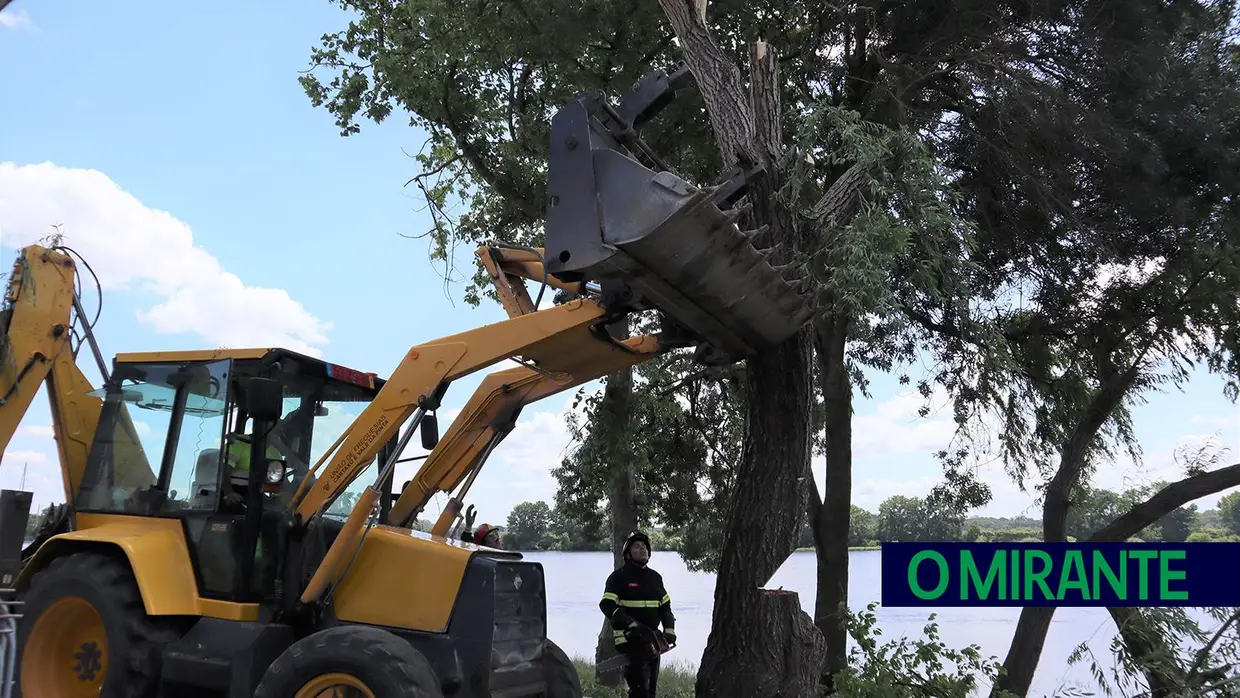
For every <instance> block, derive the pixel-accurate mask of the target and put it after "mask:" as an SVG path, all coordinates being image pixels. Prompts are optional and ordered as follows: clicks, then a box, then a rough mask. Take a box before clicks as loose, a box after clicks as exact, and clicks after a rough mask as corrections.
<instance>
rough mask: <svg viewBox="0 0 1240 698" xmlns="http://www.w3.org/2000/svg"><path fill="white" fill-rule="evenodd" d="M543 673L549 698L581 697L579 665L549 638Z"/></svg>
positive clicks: (544, 654)
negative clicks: (575, 664) (574, 663)
mask: <svg viewBox="0 0 1240 698" xmlns="http://www.w3.org/2000/svg"><path fill="white" fill-rule="evenodd" d="M543 675H544V676H546V680H547V698H581V677H580V676H578V675H577V667H576V666H574V665H573V660H571V659H569V658H568V655H567V654H566V653H565V652H564V650H562V649H560V646H559V645H557V644H555V643H554V642H552V641H550V640H547V651H546V652H544V653H543Z"/></svg>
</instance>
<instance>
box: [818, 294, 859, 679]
mask: <svg viewBox="0 0 1240 698" xmlns="http://www.w3.org/2000/svg"><path fill="white" fill-rule="evenodd" d="M847 339H848V320H847V318H841V317H838V316H837V315H832V316H829V317H828V318H826V319H825V320H822V321H819V322H818V323H816V327H815V349H816V353H817V358H818V371H819V373H820V374H821V376H822V393H823V402H824V407H825V411H826V431H827V440H826V456H827V465H826V475H825V478H824V483H823V485H824V494H823V501H822V502H821V504H819V503H818V501H817V500H818V495H817V486H816V485H815V486H814V490H815V491H814V496H813V501H812V502H811V506H810V509H811V510H816V511H813V512H812V513H811V516H812V517H813V518H812V519H811V526H812V527H813V531H814V549H815V552H816V553H817V561H818V593H817V597H816V599H817V600H816V603H815V604H814V622H815V623H816V624H817V625H818V628H819V629H820V630H821V631H822V634H823V637H824V639H825V640H826V645H827V654H826V667H825V675H824V676H823V683H824V684H825V686H826V688H827V690H828V691H830V690H831V685H832V677H833V676H834V675H835V674H836V673H837V672H839V671H842V670H843V669H844V668H846V667H847V659H848V631H847V630H846V629H845V627H844V617H843V615H841V612H840V610H841V605H842V606H843V608H847V606H848V534H849V527H850V524H851V521H850V515H851V513H852V383H851V381H850V380H849V377H848V372H847V370H846V368H845V364H844V348H845V343H846V341H847ZM812 482H813V481H812V479H811V483H812ZM815 505H817V506H815Z"/></svg>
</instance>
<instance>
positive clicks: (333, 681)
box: [293, 673, 375, 698]
mask: <svg viewBox="0 0 1240 698" xmlns="http://www.w3.org/2000/svg"><path fill="white" fill-rule="evenodd" d="M293 698H375V694H374V693H373V692H372V691H371V690H370V687H368V686H367V685H366V682H365V681H362V680H361V679H359V678H357V677H356V676H354V675H352V674H344V673H332V674H322V675H320V676H316V677H314V678H313V679H310V680H309V681H307V682H306V683H304V684H302V687H301V688H300V689H298V691H297V695H296V696H293Z"/></svg>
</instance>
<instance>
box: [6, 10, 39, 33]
mask: <svg viewBox="0 0 1240 698" xmlns="http://www.w3.org/2000/svg"><path fill="white" fill-rule="evenodd" d="M0 29H12V30H14V31H17V30H26V31H35V30H37V29H38V27H36V26H35V24H34V22H32V21H30V15H28V14H26V11H25V10H14V9H12V8H9V9H6V10H0Z"/></svg>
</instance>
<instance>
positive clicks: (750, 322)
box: [544, 66, 813, 362]
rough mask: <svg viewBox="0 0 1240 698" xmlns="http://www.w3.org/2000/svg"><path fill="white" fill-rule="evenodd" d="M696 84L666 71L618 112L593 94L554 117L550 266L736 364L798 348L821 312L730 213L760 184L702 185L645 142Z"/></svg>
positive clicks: (741, 178) (736, 177)
mask: <svg viewBox="0 0 1240 698" xmlns="http://www.w3.org/2000/svg"><path fill="white" fill-rule="evenodd" d="M690 79H691V78H690V74H689V72H688V69H687V68H684V67H683V66H682V67H681V68H680V69H679V70H678V71H676V72H675V73H673V74H672V75H670V76H669V75H668V74H666V73H664V72H662V71H658V72H655V73H651V74H650V75H647V76H646V77H645V78H643V79H642V80H640V81H638V83H637V84H636V85H635V86H634V89H633V90H632V91H631V92H629V93H628V94H626V95H624V97H623V98H622V99H621V102H620V105H619V107H618V108H613V107H612V106H611V105H610V104H609V103H608V102H607V101H606V98H605V96H604V95H603V94H602V93H601V92H597V91H595V92H588V93H585V94H582V95H580V96H578V97H577V99H575V100H574V101H572V102H570V103H569V104H567V105H565V106H564V107H562V108H561V109H560V110H559V111H558V112H557V113H556V115H555V116H554V117H553V118H552V120H551V144H550V145H551V153H550V163H549V171H548V180H547V189H548V191H547V195H548V202H547V204H548V206H547V220H546V243H545V247H544V249H545V255H546V259H545V266H546V269H547V272H548V273H550V274H551V275H553V276H555V277H556V278H558V279H560V280H561V281H565V282H579V281H586V282H595V283H597V284H599V286H600V287H601V288H602V291H603V295H604V302H605V303H606V302H608V299H609V298H611V299H613V300H614V299H616V298H619V299H621V300H620V302H623V303H628V304H629V305H630V307H637V308H639V309H649V308H654V309H656V310H658V311H659V312H661V313H662V314H663V315H664V316H665V317H666V318H670V319H671V320H673V321H674V322H673V325H678V326H679V328H680V329H687V330H688V331H689V332H690V333H691V334H692V335H693V336H694V337H695V339H696V340H697V341H698V342H699V343H700V346H701V345H705V346H706V347H708V348H709V350H708V351H707V352H706V354H707V355H713V356H714V357H715V360H722V361H724V362H727V361H733V360H739V359H743V358H747V357H749V356H753V355H754V354H756V353H757V352H759V351H762V350H764V349H767V348H770V347H772V346H775V345H777V344H779V343H781V342H783V341H784V340H786V339H788V338H789V337H791V336H792V335H794V334H796V332H797V331H798V330H799V329H800V328H801V327H802V326H804V325H805V323H806V322H808V321H809V319H810V317H811V314H812V312H813V310H812V307H811V304H810V302H809V299H808V297H807V294H806V292H805V290H804V289H803V288H802V286H803V285H802V284H801V281H800V279H798V278H796V277H795V276H793V275H792V272H793V271H794V269H795V268H794V267H789V268H788V269H785V270H784V271H782V272H781V271H780V270H777V268H775V267H773V266H772V265H771V264H770V263H769V262H768V261H767V254H769V252H767V253H764V252H759V250H758V249H756V248H755V247H754V246H753V244H752V242H751V239H752V238H753V237H754V235H753V232H752V231H751V232H742V231H741V230H740V229H739V228H738V227H737V225H736V223H737V221H738V220H739V219H740V211H738V210H735V209H732V208H731V203H732V202H733V201H735V200H737V199H738V198H740V196H741V195H743V194H744V187H745V181H746V177H747V176H752V175H747V173H744V172H742V171H739V170H738V171H737V172H735V173H733V174H732V176H731V177H730V178H729V179H728V180H727V181H725V182H724V183H723V184H720V185H717V186H711V187H706V188H702V187H698V186H695V185H693V184H691V183H689V182H687V181H685V180H684V179H682V178H681V177H679V176H678V175H676V174H675V173H673V172H671V171H670V170H669V168H667V167H666V166H665V165H664V164H663V163H662V162H661V161H660V160H659V158H658V156H657V155H656V154H654V153H653V152H651V150H650V148H649V147H648V146H647V145H646V144H645V143H644V141H642V140H641V139H640V137H639V136H638V135H637V128H638V126H640V125H641V123H643V122H644V121H646V120H649V119H650V118H651V117H652V116H653V115H654V113H655V112H657V111H658V109H660V108H661V107H662V106H663V105H665V104H666V103H668V102H669V101H670V100H671V99H672V97H673V96H674V93H675V90H676V89H677V88H678V87H681V86H683V85H685V84H687V83H688V82H689V80H690ZM642 160H645V162H643V161H642Z"/></svg>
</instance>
